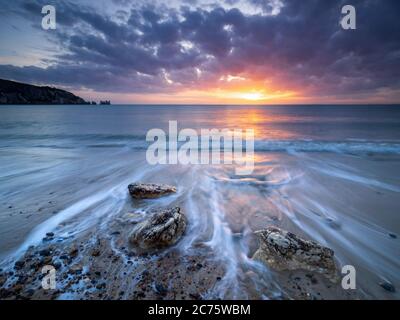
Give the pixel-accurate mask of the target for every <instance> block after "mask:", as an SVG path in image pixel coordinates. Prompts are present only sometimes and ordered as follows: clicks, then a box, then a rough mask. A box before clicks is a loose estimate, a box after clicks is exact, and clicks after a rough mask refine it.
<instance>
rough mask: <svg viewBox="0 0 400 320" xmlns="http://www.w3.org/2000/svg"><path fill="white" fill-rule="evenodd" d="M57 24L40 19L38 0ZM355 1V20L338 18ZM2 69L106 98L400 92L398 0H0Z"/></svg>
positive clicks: (397, 98) (299, 100)
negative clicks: (345, 25) (349, 26)
mask: <svg viewBox="0 0 400 320" xmlns="http://www.w3.org/2000/svg"><path fill="white" fill-rule="evenodd" d="M45 4H52V5H54V6H55V7H56V10H57V29H56V30H47V31H46V30H43V29H42V28H41V20H42V14H41V8H42V6H43V5H45ZM345 4H352V5H354V6H355V8H356V10H357V29H356V30H343V29H342V28H341V26H340V25H339V21H340V19H341V17H342V15H341V8H342V6H343V5H345ZM0 13H1V20H0V40H1V41H0V78H4V79H10V80H16V81H22V82H28V83H32V84H39V85H51V86H57V87H62V88H65V89H67V90H70V91H72V92H74V93H76V94H78V95H80V96H81V97H83V98H85V99H88V100H96V101H98V100H100V99H111V100H112V102H113V103H157V104H158V103H171V104H173V103H183V104H185V103H188V104H203V103H205V104H246V103H256V104H275V103H285V104H286V103H287V104H292V103H293V104H304V103H399V102H400V67H399V66H400V41H399V39H400V1H398V0H359V1H356V0H351V1H341V0H329V1H325V0H322V1H321V0H303V1H299V0H241V1H239V0H204V1H201V0H180V1H178V0H169V1H160V0H157V1H148V0H131V1H130V0H107V1H106V0H93V1H90V0H82V1H77V0H70V1H50V0H45V1H41V0H30V1H28V0H25V1H21V0H16V1H1V7H0Z"/></svg>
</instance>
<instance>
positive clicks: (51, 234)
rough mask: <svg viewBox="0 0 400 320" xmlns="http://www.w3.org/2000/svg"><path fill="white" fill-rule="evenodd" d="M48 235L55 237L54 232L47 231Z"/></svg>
mask: <svg viewBox="0 0 400 320" xmlns="http://www.w3.org/2000/svg"><path fill="white" fill-rule="evenodd" d="M46 236H47V237H54V233H53V232H47V233H46Z"/></svg>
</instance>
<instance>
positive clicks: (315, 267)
mask: <svg viewBox="0 0 400 320" xmlns="http://www.w3.org/2000/svg"><path fill="white" fill-rule="evenodd" d="M255 234H256V235H257V236H258V238H259V242H260V246H259V248H258V250H257V251H256V253H255V254H254V256H253V259H255V260H259V261H261V262H263V263H265V264H266V265H268V266H270V267H272V268H274V269H276V270H278V271H283V270H296V269H303V270H308V271H312V272H318V273H322V274H324V275H325V276H326V277H327V278H328V279H330V280H331V281H333V282H336V281H337V271H336V266H335V261H334V258H333V256H334V252H333V250H332V249H329V248H327V247H323V246H321V245H319V244H318V243H316V242H313V241H308V240H304V239H301V238H299V237H298V236H296V235H295V234H293V233H291V232H287V231H285V230H282V229H279V228H277V227H268V228H266V229H265V230H261V231H257V232H255Z"/></svg>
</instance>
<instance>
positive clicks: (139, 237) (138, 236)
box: [128, 183, 187, 250]
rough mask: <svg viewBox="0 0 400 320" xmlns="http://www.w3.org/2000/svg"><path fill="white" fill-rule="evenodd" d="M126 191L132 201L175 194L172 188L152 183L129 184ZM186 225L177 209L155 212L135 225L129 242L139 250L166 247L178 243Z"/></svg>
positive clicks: (182, 215)
mask: <svg viewBox="0 0 400 320" xmlns="http://www.w3.org/2000/svg"><path fill="white" fill-rule="evenodd" d="M128 190H129V193H130V195H131V196H132V197H133V198H134V199H154V198H158V197H161V196H165V195H168V194H171V193H175V192H176V188H175V187H173V186H169V185H163V184H154V183H150V184H145V183H134V184H130V185H129V186H128ZM186 225H187V220H186V217H185V215H184V213H183V212H182V210H181V208H179V207H175V208H170V209H164V210H159V211H155V212H153V213H151V214H150V215H149V216H148V217H147V218H146V219H144V220H143V221H141V222H139V223H138V224H136V226H135V227H134V229H133V230H132V232H131V234H130V236H129V242H130V243H131V244H133V245H135V246H136V247H137V248H138V249H140V250H149V249H160V248H164V247H168V246H171V245H173V244H175V243H176V242H178V240H179V239H180V238H181V237H182V235H183V234H184V232H185V229H186Z"/></svg>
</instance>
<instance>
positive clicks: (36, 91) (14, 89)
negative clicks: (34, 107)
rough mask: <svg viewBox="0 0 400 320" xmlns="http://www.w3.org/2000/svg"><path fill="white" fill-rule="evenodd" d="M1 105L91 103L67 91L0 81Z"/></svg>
mask: <svg viewBox="0 0 400 320" xmlns="http://www.w3.org/2000/svg"><path fill="white" fill-rule="evenodd" d="M0 104H91V103H90V102H87V101H85V100H84V99H82V98H80V97H78V96H76V95H74V94H73V93H71V92H68V91H65V90H61V89H57V88H52V87H39V86H34V85H30V84H26V83H20V82H15V81H9V80H3V79H0ZM92 104H95V103H94V102H92Z"/></svg>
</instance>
